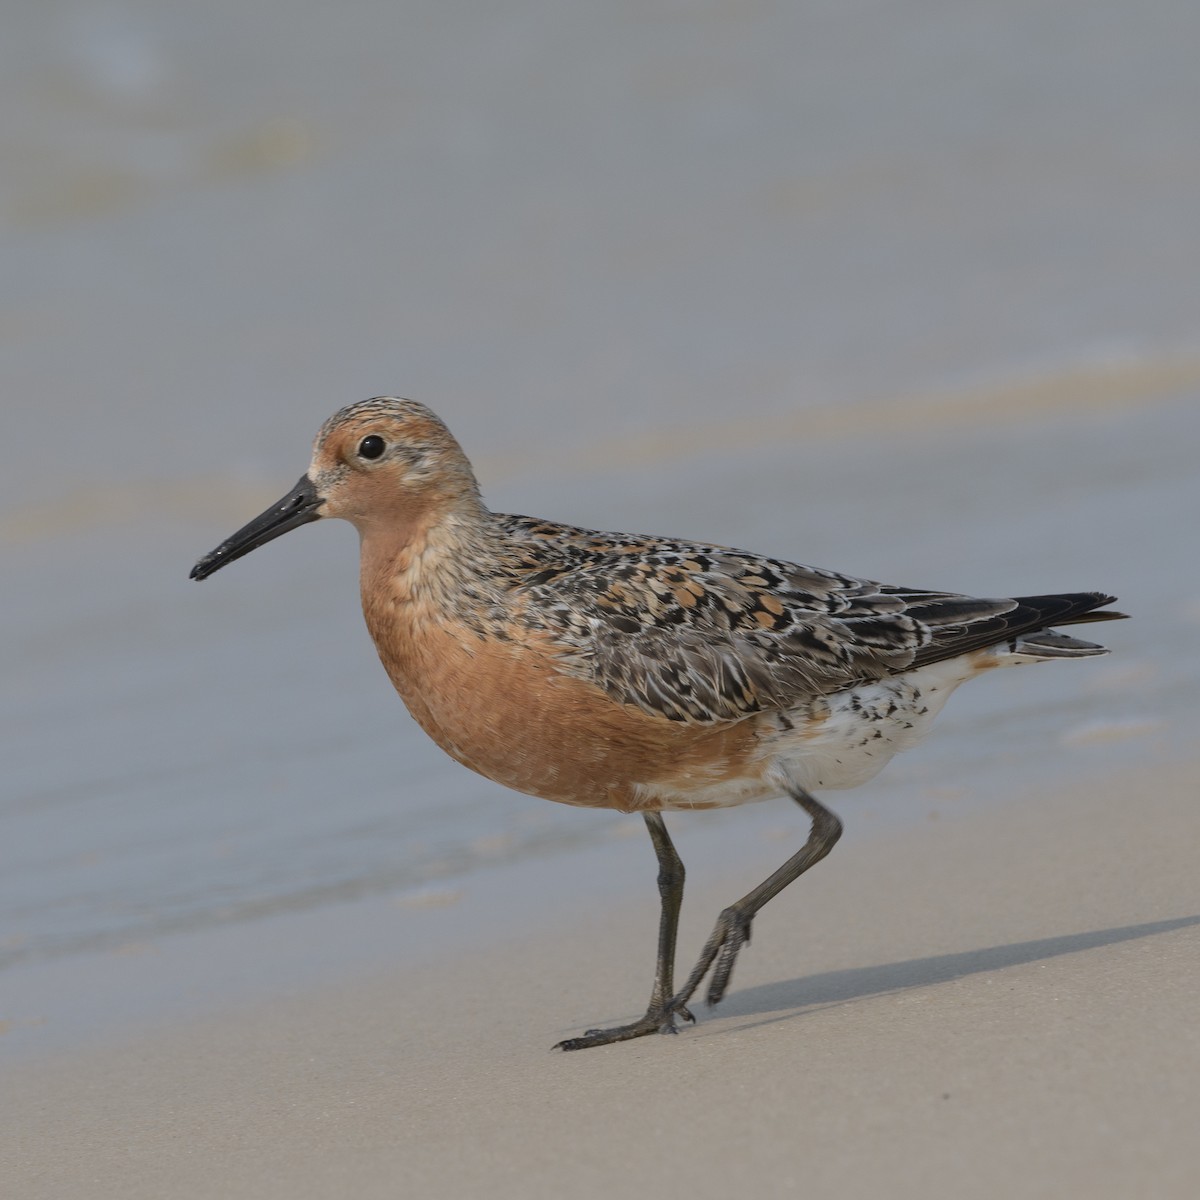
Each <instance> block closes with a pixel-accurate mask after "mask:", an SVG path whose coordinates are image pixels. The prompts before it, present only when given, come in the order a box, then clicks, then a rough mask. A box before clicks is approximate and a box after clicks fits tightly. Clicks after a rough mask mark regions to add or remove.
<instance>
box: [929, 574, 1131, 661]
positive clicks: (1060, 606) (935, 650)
mask: <svg viewBox="0 0 1200 1200" xmlns="http://www.w3.org/2000/svg"><path fill="white" fill-rule="evenodd" d="M1114 600H1116V597H1115V596H1109V595H1107V594H1106V593H1104V592H1066V593H1061V594H1057V595H1048V596H1017V597H1016V598H1014V599H1013V600H1012V601H1010V602H1009V606H1008V607H1007V609H1006V610H1005V611H1003V612H1000V613H996V614H994V615H991V616H987V617H984V618H982V619H980V620H976V621H967V622H965V623H963V624H960V625H946V626H942V627H941V628H937V629H934V630H933V640H932V641H931V642H930V643H929V645H927V646H925V647H923V648H922V649H921V650H919V651H918V652H917V654H916V656H915V657H914V659H913V663H912V665H913V666H914V667H920V666H924V665H925V664H927V663H931V662H938V661H940V660H942V659H946V658H953V657H956V656H957V655H959V654H966V653H968V652H970V651H972V650H983V649H986V648H987V647H988V646H999V645H1001V644H1002V643H1005V642H1008V643H1010V644H1011V645H1012V647H1013V649H1014V651H1016V652H1018V653H1019V652H1021V651H1022V650H1023V649H1025V648H1027V650H1028V653H1029V654H1030V656H1031V657H1035V658H1082V657H1086V656H1090V655H1094V654H1106V653H1107V651H1106V650H1105V648H1104V647H1103V646H1098V645H1096V644H1095V643H1093V642H1085V641H1083V640H1081V639H1079V638H1073V637H1068V636H1067V635H1066V634H1061V633H1056V632H1055V631H1054V628H1053V627H1054V626H1058V625H1083V624H1086V623H1088V622H1091V621H1117V620H1121V619H1122V618H1124V617H1125V614H1124V613H1119V612H1113V611H1111V610H1108V611H1105V612H1097V611H1096V610H1097V609H1099V608H1101V607H1102V606H1103V605H1105V604H1112V603H1113V601H1114Z"/></svg>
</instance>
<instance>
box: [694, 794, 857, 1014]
mask: <svg viewBox="0 0 1200 1200" xmlns="http://www.w3.org/2000/svg"><path fill="white" fill-rule="evenodd" d="M788 795H790V796H791V798H792V799H793V800H795V801H796V803H797V804H799V805H800V807H801V808H803V809H804V810H805V811H806V812H807V813H808V814H809V816H811V817H812V829H811V831H810V832H809V835H808V841H807V842H805V843H804V845H803V847H802V848H801V850H800V852H799V853H798V854H794V855H793V856H792V857H791V858H789V859H788V860H787V862H785V863H784V864H783V866H782V867H780V868H779V870H778V871H775V872H773V873H772V874H771V875H768V876H767V878H766V879H764V880H763V881H762V883H760V884H759V885H758V887H756V888H754V889H752V890H751V891H749V892H747V893H746V894H745V895H744V896H743V897H742V898H741V899H740V900H738V901H737V902H736V903H734V904H731V905H730V906H729V907H728V908H727V909H725V911H724V912H722V913H721V915H720V916H719V917H718V918H717V924H716V927H715V928H714V929H713V931H712V934H711V935H710V936H709V939H708V941H707V942H705V943H704V949H703V950H702V951H701V952H700V961H699V962H697V963H696V965H695V967H694V968H693V969H692V973H691V974H690V975H689V976H688V977H687V981H686V982H685V983H684V985H683V987H682V988H681V989H680V990H679V993H678V994H677V995H676V996H675V997H674V999H673V1000H672V1002H671V1007H672V1008H674V1010H675V1011H676V1012H681V1011H686V1010H685V1009H684V1007H683V1006H684V1005H686V1004H687V1002H688V1000H689V999H690V998H691V995H692V993H693V992H694V991H695V990H696V988H697V987H699V985H700V981H701V980H702V979H703V978H704V976H705V974H706V973H707V972H708V969H709V967H712V966H713V963H714V961H715V962H716V966H715V967H713V974H712V979H711V980H710V981H709V984H708V996H707V1000H708V1003H709V1005H710V1006H711V1005H713V1004H717V1003H719V1002H720V1000H721V997H722V996H724V995H725V989H726V988H727V987H728V986H729V979H730V976H731V975H732V974H733V964H734V963H735V962H736V961H737V956H738V951H739V950H741V948H742V947H743V946H744V945H746V944H747V943H748V942H749V941H750V922H751V921H752V920H753V919H754V914H755V913H757V912H758V910H759V909H760V908H762V906H763V905H764V904H766V903H767V901H768V900H771V899H773V898H774V897H775V896H777V895H779V893H780V892H782V891H783V889H784V888H785V887H787V885H788V884H789V883H791V882H792V881H793V880H795V879H798V878H799V877H800V876H801V875H803V874H804V872H805V871H807V870H808V868H809V867H811V866H812V865H813V864H814V863H818V862H820V861H821V859H823V858H824V857H825V855H827V854H828V853H829V851H830V850H832V849H833V845H834V843H835V842H836V841H837V840H838V838H839V837H841V836H842V823H841V821H839V820H838V819H837V817H836V816H834V814H833V813H831V812H830V811H829V809H827V808H826V807H825V806H824V805H823V804H819V803H818V802H817V801H816V800H814V799H813V798H812V796H810V795H809V794H808V793H807V792H806V791H804V789H803V788H799V787H795V786H790V787H789V788H788Z"/></svg>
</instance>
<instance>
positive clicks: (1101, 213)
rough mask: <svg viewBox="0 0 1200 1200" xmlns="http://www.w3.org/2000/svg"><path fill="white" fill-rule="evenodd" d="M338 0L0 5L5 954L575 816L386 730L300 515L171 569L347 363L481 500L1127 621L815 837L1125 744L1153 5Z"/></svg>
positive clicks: (1160, 136) (1180, 325)
mask: <svg viewBox="0 0 1200 1200" xmlns="http://www.w3.org/2000/svg"><path fill="white" fill-rule="evenodd" d="M351 9H352V11H353V13H354V16H355V20H353V21H348V20H345V12H346V11H347V10H346V9H345V7H344V6H343V9H340V10H339V16H338V18H337V20H336V21H335V22H326V21H324V20H323V19H321V18H319V17H318V16H314V18H313V20H312V21H311V22H308V21H306V22H302V23H300V26H299V27H297V26H296V25H295V24H289V26H288V28H289V30H290V33H289V38H288V39H286V40H284V41H283V42H280V41H279V39H278V37H277V36H276V34H277V31H278V30H277V26H276V25H275V24H274V23H273V22H272V21H271V20H270V18H271V15H272V13H271V10H270V9H269V8H268V7H266V6H260V7H258V8H251V9H246V8H244V7H239V6H223V7H222V6H218V7H216V8H212V7H211V6H210V7H208V8H205V9H203V10H201V9H196V8H195V7H194V6H192V7H186V6H180V5H166V6H163V5H153V6H151V5H149V4H144V3H125V4H118V5H112V6H109V7H107V8H104V9H102V10H101V9H94V8H92V7H91V6H83V5H79V6H72V5H69V4H65V5H59V6H43V7H41V8H38V9H37V10H36V11H35V10H34V9H33V8H26V9H23V10H21V11H20V12H17V13H14V14H10V17H11V20H10V22H9V26H10V28H9V32H10V37H9V38H6V39H5V45H4V48H3V49H2V50H0V55H2V56H3V61H4V66H5V69H4V71H0V99H3V100H4V102H5V109H6V111H7V112H9V113H10V114H13V115H15V118H16V120H17V126H18V136H17V137H16V138H15V139H14V140H13V141H12V142H10V143H8V144H7V145H6V147H4V148H0V166H2V167H3V168H4V170H3V172H2V173H0V174H2V175H3V178H4V179H5V180H6V183H5V186H4V187H3V188H0V213H2V214H3V218H4V224H3V227H0V245H2V247H3V252H4V256H5V261H6V264H7V268H8V269H7V272H6V274H7V277H8V279H9V297H8V300H7V301H6V307H5V312H4V324H3V337H4V345H5V351H6V364H7V365H6V377H7V383H8V392H9V398H8V399H7V400H6V402H5V437H4V446H3V451H2V453H3V455H4V470H3V472H0V538H2V539H3V544H4V548H5V558H6V570H5V572H4V575H3V578H2V579H0V588H2V589H3V591H2V595H0V602H2V603H3V611H4V613H5V617H6V623H7V629H8V633H9V636H8V638H6V645H5V648H4V660H5V661H4V668H3V671H2V672H0V689H2V691H0V713H2V720H0V754H2V761H3V763H4V773H3V779H4V783H3V791H2V793H0V829H2V833H0V856H2V858H3V870H2V874H0V909H2V914H3V915H2V920H3V927H2V929H0V965H8V966H15V965H17V964H21V963H33V962H37V961H40V960H47V959H50V958H64V957H67V956H72V955H80V954H83V953H85V952H91V951H95V950H102V949H122V948H129V947H130V946H137V945H141V944H145V943H146V942H149V941H153V940H154V939H159V938H163V937H165V936H167V935H169V934H171V933H172V932H174V931H180V930H186V929H204V928H207V927H211V926H214V925H218V924H221V923H231V922H238V921H244V920H247V919H249V918H252V917H255V916H258V915H262V914H266V913H270V912H279V911H293V912H299V911H305V910H313V909H316V908H319V907H320V906H323V905H326V904H329V903H330V902H332V901H336V900H343V899H348V898H354V897H358V896H367V895H373V894H386V893H396V894H403V893H405V892H406V891H412V894H414V895H415V896H417V897H419V896H420V895H421V894H422V893H421V892H420V889H421V888H423V887H427V886H428V885H430V884H431V883H432V882H436V881H445V880H454V879H461V878H462V877H464V875H468V874H469V873H471V872H472V871H476V870H478V869H480V868H481V867H483V866H487V865H494V864H497V863H506V862H514V861H520V860H521V859H532V858H535V857H537V856H545V855H553V854H556V853H558V852H560V851H562V850H563V849H565V848H567V847H572V846H577V845H591V844H597V843H599V842H601V841H603V840H604V839H607V838H612V837H617V836H621V834H620V831H621V830H622V829H623V828H624V827H625V826H626V824H627V819H623V818H619V817H616V816H613V815H610V814H604V813H586V812H577V811H574V810H569V809H563V808H558V807H556V806H552V805H547V804H545V803H543V802H540V801H533V800H529V799H527V798H524V797H518V796H514V795H513V794H511V793H507V792H505V791H503V790H502V789H500V788H498V787H495V786H493V785H491V784H489V783H487V782H486V781H483V780H480V779H477V778H476V777H474V776H472V775H470V774H469V773H467V772H466V771H464V770H462V769H461V768H459V767H457V766H456V765H454V764H453V763H451V762H449V761H448V760H446V759H445V758H444V757H443V756H442V755H441V753H440V752H439V751H438V750H437V749H436V748H435V747H434V746H432V745H431V744H430V743H428V741H427V740H426V739H425V738H424V737H423V735H421V734H420V732H419V731H418V730H417V729H416V727H415V726H414V725H413V724H412V722H411V721H410V720H409V719H408V718H407V716H406V715H405V714H404V712H403V710H402V708H401V706H400V705H399V702H398V701H397V700H396V698H395V697H394V695H393V694H392V692H391V690H390V688H389V686H388V684H387V681H386V679H385V678H384V676H383V673H382V672H381V671H380V670H379V668H378V664H377V662H376V661H375V658H374V653H373V650H372V649H371V647H370V645H369V642H368V639H367V638H366V635H365V632H364V631H363V629H362V625H361V619H360V617H359V616H358V615H357V612H356V604H357V598H356V581H355V546H354V538H353V535H352V534H351V532H350V530H349V529H348V528H346V527H343V526H332V527H331V526H317V527H315V528H312V529H306V530H303V531H301V532H299V533H296V534H294V535H292V536H291V537H289V538H287V539H285V540H284V541H282V542H280V543H278V544H276V545H272V546H271V547H269V548H267V549H264V550H263V551H260V552H259V553H257V554H256V555H254V557H253V558H251V559H248V560H247V561H246V562H243V563H238V564H236V565H235V566H234V567H232V568H230V570H229V571H226V572H222V574H221V575H220V576H218V577H217V578H216V579H214V580H212V581H211V582H209V583H206V584H205V585H204V586H203V587H197V586H196V585H194V584H192V583H190V582H188V580H187V579H186V575H187V571H188V568H189V567H190V565H191V563H192V562H193V561H194V560H195V558H196V557H198V556H199V555H200V554H201V553H203V552H204V551H206V550H208V549H210V548H211V547H212V546H213V545H215V544H216V543H217V542H218V541H219V540H221V539H222V538H223V537H224V536H225V535H226V534H228V533H229V532H231V531H232V529H233V528H235V527H236V526H238V525H239V524H241V523H242V521H243V520H245V519H246V518H247V517H249V516H250V515H252V514H253V513H255V512H257V511H258V510H259V509H260V508H261V507H262V506H263V505H264V504H265V503H267V502H268V501H270V500H273V499H274V498H275V497H276V496H277V495H279V494H282V493H283V492H284V491H286V490H287V488H288V487H289V486H290V485H291V483H292V482H293V481H294V479H295V478H296V476H297V475H298V474H299V473H300V472H301V470H302V469H303V468H304V466H305V463H306V458H307V444H308V439H309V438H310V437H311V435H312V433H313V432H314V431H315V428H316V426H317V424H318V423H319V421H320V420H321V419H323V418H324V417H325V416H326V415H328V412H329V411H331V410H332V409H333V408H334V407H336V406H338V405H340V404H342V403H345V402H348V401H350V400H353V399H358V398H360V397H362V396H365V395H369V394H372V393H377V392H385V391H398V392H402V393H404V394H410V395H416V396H419V397H420V398H422V399H424V400H426V401H428V402H429V403H431V404H432V405H433V406H434V407H435V408H437V409H439V411H442V412H443V413H444V415H445V416H446V417H447V419H448V420H449V421H450V422H451V424H452V426H453V428H454V429H455V430H456V432H457V433H458V434H459V435H460V437H461V438H462V440H463V442H464V444H465V445H466V447H467V449H468V451H469V452H470V453H471V454H472V455H473V457H475V459H476V460H477V462H478V464H479V468H480V474H481V477H482V479H483V482H484V485H485V490H486V493H487V495H488V498H489V500H490V501H491V502H492V504H493V505H494V506H495V507H497V508H503V509H516V510H517V511H530V512H536V513H544V514H545V515H548V516H553V517H556V518H559V519H566V520H575V521H578V522H580V523H583V524H588V525H591V526H595V527H601V528H629V529H636V530H653V531H661V532H663V533H678V534H682V535H691V536H696V537H700V538H704V539H708V540H716V541H723V542H727V543H732V544H741V545H746V546H749V547H752V548H755V549H761V550H765V551H770V552H772V553H774V554H778V555H782V556H786V557H793V558H796V559H799V560H801V561H811V562H815V563H817V564H821V565H828V566H833V567H840V568H843V569H846V570H850V571H856V572H859V573H862V574H866V575H870V576H874V577H877V578H883V579H888V580H893V581H898V582H903V583H909V584H927V585H930V586H939V587H949V588H959V589H962V590H967V591H974V592H977V593H982V594H998V593H999V594H1009V593H1016V592H1021V591H1026V592H1030V591H1036V590H1046V589H1054V588H1058V589H1073V588H1093V587H1098V588H1110V589H1112V590H1113V591H1115V592H1117V593H1119V594H1120V595H1121V597H1122V606H1123V607H1126V608H1127V609H1128V610H1129V611H1132V612H1134V613H1135V615H1136V616H1137V617H1138V620H1137V621H1136V622H1130V623H1128V624H1126V625H1121V626H1111V627H1108V628H1106V629H1105V630H1104V634H1105V637H1106V639H1107V640H1108V641H1109V642H1110V643H1111V644H1112V645H1113V646H1114V647H1116V648H1117V649H1118V650H1119V653H1118V654H1117V655H1116V656H1115V657H1113V658H1111V659H1108V660H1104V661H1103V662H1101V663H1097V664H1079V665H1070V666H1063V667H1061V668H1058V669H1054V668H1050V667H1047V668H1044V669H1039V670H1038V671H1036V672H1024V671H1023V672H1012V673H1007V674H1005V675H1004V676H1003V677H1000V678H996V679H994V680H988V681H986V682H985V683H981V684H979V685H977V686H976V688H974V689H971V690H970V691H969V692H964V693H963V694H962V695H960V696H959V697H958V698H956V701H955V702H954V703H953V704H952V705H951V707H950V709H949V710H948V712H947V713H946V715H945V717H944V718H943V720H942V723H941V734H940V736H938V737H935V738H934V739H933V740H931V742H930V743H928V744H927V745H926V746H925V747H923V748H922V749H920V750H918V751H916V752H914V753H913V754H912V755H911V756H908V757H906V758H903V759H901V760H898V761H897V762H896V763H895V764H893V766H892V767H891V768H890V769H889V771H888V772H887V773H886V774H885V776H884V777H883V779H882V780H880V781H878V782H877V783H876V784H873V785H871V787H870V788H868V789H863V791H862V792H861V793H857V794H855V796H853V797H844V798H837V800H838V802H839V803H840V808H841V809H842V810H843V811H844V812H845V813H846V814H847V815H848V816H849V817H850V818H851V820H854V819H855V813H856V812H857V813H858V814H860V816H859V818H858V819H859V820H861V821H862V822H863V823H865V824H867V825H870V823H871V822H872V821H876V822H886V821H887V820H888V819H890V818H889V817H888V816H887V812H888V805H889V803H891V802H894V803H895V806H896V807H895V811H897V812H900V813H902V814H911V813H913V812H925V811H926V810H927V809H928V807H929V805H930V804H931V803H935V802H936V803H942V802H943V800H944V798H945V797H946V796H947V795H952V794H960V795H965V796H966V797H968V798H969V795H970V792H971V787H972V783H971V781H972V778H973V777H974V776H976V775H977V774H978V773H979V772H983V771H986V772H987V773H988V774H989V778H991V779H995V778H996V776H997V774H998V773H999V774H1000V775H1004V773H1008V774H1009V775H1010V776H1011V778H1012V779H1013V780H1014V781H1017V780H1019V779H1020V778H1021V777H1022V776H1021V773H1022V771H1025V770H1029V769H1034V768H1037V769H1043V770H1047V771H1054V770H1068V771H1069V770H1076V769H1078V770H1085V769H1091V768H1093V767H1096V766H1097V765H1101V766H1103V765H1104V764H1105V763H1109V762H1111V763H1113V764H1116V763H1119V762H1129V761H1136V759H1137V756H1138V755H1139V754H1158V753H1166V752H1168V750H1169V746H1170V743H1171V741H1172V739H1176V738H1180V737H1181V736H1182V734H1181V731H1182V730H1183V729H1186V728H1189V727H1190V725H1191V724H1192V723H1193V720H1192V719H1193V718H1194V716H1195V712H1196V707H1197V686H1196V681H1195V676H1194V663H1195V661H1196V660H1195V652H1196V649H1197V640H1198V636H1200V609H1198V608H1197V606H1196V605H1197V602H1196V600H1195V599H1194V598H1195V597H1196V596H1198V595H1200V587H1198V586H1197V585H1198V584H1200V580H1198V579H1197V572H1198V571H1200V567H1198V566H1197V561H1198V558H1197V555H1196V553H1195V521H1196V514H1197V512H1198V511H1200V505H1198V503H1197V502H1198V500H1200V484H1198V483H1197V473H1196V471H1195V466H1194V458H1195V451H1194V447H1195V446H1196V445H1197V444H1198V438H1200V405H1197V402H1196V401H1197V397H1198V396H1200V391H1198V387H1200V341H1197V339H1196V330H1197V329H1200V292H1198V291H1197V289H1196V288H1195V279H1196V278H1197V277H1200V271H1198V270H1197V267H1200V261H1198V259H1200V248H1198V244H1197V242H1196V239H1195V236H1194V213H1195V211H1196V200H1197V190H1198V187H1197V185H1198V184H1200V165H1198V164H1197V160H1196V159H1195V156H1194V155H1193V154H1191V153H1190V150H1191V134H1192V123H1193V122H1192V117H1193V115H1194V113H1195V112H1196V111H1197V110H1198V105H1197V102H1198V101H1200V96H1197V95H1196V92H1197V89H1200V82H1198V81H1197V78H1196V75H1195V72H1194V71H1192V70H1191V64H1190V62H1189V61H1188V60H1187V55H1188V53H1189V51H1188V50H1187V49H1186V48H1187V47H1190V46H1194V45H1195V39H1196V35H1197V34H1200V15H1196V14H1193V13H1191V12H1190V10H1184V9H1181V8H1179V7H1177V6H1174V5H1167V4H1160V5H1154V4H1151V5H1146V6H1141V7H1139V9H1138V11H1137V13H1136V14H1133V13H1132V12H1131V11H1130V10H1128V8H1127V6H1121V5H1115V4H1114V5H1107V6H1106V5H1100V6H1096V5H1089V6H1087V8H1086V9H1084V8H1083V6H1071V5H1068V6H1066V7H1063V6H1059V8H1056V10H1055V14H1054V16H1053V17H1051V16H1050V15H1048V14H1045V13H1044V10H1043V9H1042V8H1041V7H1039V6H1036V5H1029V6H1020V5H1018V6H1015V7H1014V6H1006V7H1005V9H1004V11H1003V12H1000V11H998V10H996V9H995V6H991V5H983V4H979V5H974V4H967V5H960V6H958V7H957V8H956V9H955V10H954V12H953V13H950V14H948V13H947V12H946V10H945V9H944V7H943V6H938V7H937V8H936V9H935V8H934V7H933V6H923V5H919V4H918V5H906V6H904V9H903V12H902V13H901V12H900V11H899V10H895V9H894V8H893V7H890V6H886V5H879V6H876V8H875V9H873V10H872V11H871V13H870V16H869V19H868V17H867V16H866V15H864V12H863V10H861V9H856V10H855V13H856V14H857V15H854V14H850V13H849V12H848V11H845V10H842V9H840V8H838V7H836V6H830V7H829V8H828V9H827V10H821V11H817V10H809V9H807V8H806V9H805V10H804V11H805V14H806V15H803V16H802V15H800V13H799V10H790V9H788V8H786V7H783V8H775V7H773V6H770V5H744V6H724V5H719V4H712V5H695V6H673V5H669V4H668V5H662V6H652V7H651V8H650V9H647V8H645V7H644V6H640V5H615V6H605V7H604V8H603V10H601V9H599V8H596V7H595V6H592V7H590V8H589V7H588V6H570V5H568V6H561V5H538V4H532V3H531V4H517V5H507V6H505V8H504V12H503V14H502V15H501V14H500V13H498V11H496V10H494V9H492V8H489V7H488V6H483V5H481V6H478V7H475V8H472V7H471V6H467V7H466V8H465V9H463V10H461V12H460V11H459V10H455V14H457V16H456V15H454V14H450V13H449V10H446V9H444V8H441V7H438V6H428V7H427V8H424V7H421V6H413V5H408V6H403V9H402V11H401V10H399V9H397V10H386V11H385V10H383V9H376V8H374V7H372V6H366V5H362V6H351ZM1073 10H1077V11H1074V16H1073V17H1072V16H1071V14H1072V12H1073ZM459 18H461V19H459ZM1075 18H1081V19H1079V20H1076V19H1075ZM1082 18H1086V19H1082ZM1060 22H1061V24H1060ZM868 29H869V31H870V33H869V37H868V36H867V31H868ZM19 34H20V35H28V36H18V35H19ZM20 45H25V46H28V47H33V48H34V50H32V51H30V52H28V53H20V54H18V52H17V49H16V47H18V46H20ZM939 797H940V798H941V799H939ZM788 819H790V817H789V818H788ZM686 820H687V819H683V820H681V821H679V822H677V824H682V823H684V822H685V821H686ZM691 820H693V821H696V822H699V823H701V825H703V827H704V828H715V827H717V826H716V824H715V823H719V822H722V821H732V822H744V821H749V822H750V824H748V825H746V826H745V828H747V829H751V828H753V829H758V830H759V831H760V832H761V831H762V830H764V829H766V828H768V826H769V824H770V823H771V822H775V823H778V820H777V818H776V817H774V816H771V815H770V813H769V811H768V810H763V812H762V813H761V814H760V815H756V816H755V817H754V818H753V820H752V821H751V820H750V818H748V817H746V816H745V814H732V815H723V814H717V815H713V816H704V817H700V816H697V817H695V818H691ZM732 828H733V826H731V829H732ZM731 836H732V834H731ZM747 836H749V834H747Z"/></svg>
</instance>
